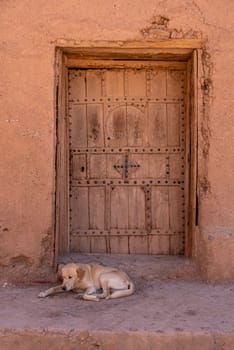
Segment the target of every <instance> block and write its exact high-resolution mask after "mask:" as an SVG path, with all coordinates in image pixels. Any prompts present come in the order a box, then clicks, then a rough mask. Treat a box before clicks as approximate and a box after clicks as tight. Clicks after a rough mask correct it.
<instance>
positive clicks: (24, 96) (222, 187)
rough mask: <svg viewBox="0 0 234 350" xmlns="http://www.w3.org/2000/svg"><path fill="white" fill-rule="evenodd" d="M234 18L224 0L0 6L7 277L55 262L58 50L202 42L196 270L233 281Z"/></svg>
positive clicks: (1, 237) (2, 227)
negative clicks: (81, 44)
mask: <svg viewBox="0 0 234 350" xmlns="http://www.w3.org/2000/svg"><path fill="white" fill-rule="evenodd" d="M233 16H234V3H233V2H232V1H227V0H224V1H220V0H208V1H202V0H193V1H190V0H163V1H152V0H145V1H143V2H142V1H140V0H135V1H134V4H133V2H132V1H130V0H116V1H114V0H102V1H100V0H93V1H84V0H80V1H77V0H67V1H55V0H46V1H45V0H39V1H32V0H21V1H17V0H10V1H8V0H2V1H1V2H0V55H1V56H0V57H1V68H0V69H1V80H0V99H1V109H0V115H1V118H0V132H1V138H0V149H1V169H0V183H1V191H0V198H1V199H0V266H1V267H2V268H5V269H8V271H9V272H10V273H11V274H12V275H14V274H23V273H25V267H26V268H27V271H32V273H33V271H35V270H36V269H37V268H38V267H43V266H44V267H45V268H47V269H48V268H49V267H51V266H52V265H53V261H54V204H55V195H54V193H55V170H54V169H55V138H56V123H55V91H54V76H55V63H54V62H55V47H56V45H57V43H58V42H60V43H61V42H62V43H63V44H64V45H66V43H67V44H68V46H69V43H70V42H71V41H74V40H75V41H77V42H78V41H81V40H85V41H95V40H105V41H113V40H116V41H128V40H137V41H142V42H143V41H146V40H158V39H160V40H161V39H162V40H164V39H166V40H167V39H171V40H172V39H182V38H188V39H192V38H202V39H204V41H205V44H204V47H203V50H202V57H201V61H202V70H203V75H202V76H203V79H201V81H199V82H198V83H199V89H200V92H201V94H200V98H201V99H202V103H200V108H202V110H201V111H200V115H202V118H200V120H199V125H198V148H199V157H198V185H199V188H198V195H199V198H198V203H199V217H198V227H197V233H196V242H195V243H196V256H197V260H196V261H197V263H198V265H199V266H200V267H201V270H202V271H203V276H205V278H208V279H213V280H214V279H231V278H234V200H233V198H234V176H233V175H234V156H233V155H234V128H233V109H234V104H233V102H234V95H233V89H234V79H233V76H234V65H233V57H234V24H233Z"/></svg>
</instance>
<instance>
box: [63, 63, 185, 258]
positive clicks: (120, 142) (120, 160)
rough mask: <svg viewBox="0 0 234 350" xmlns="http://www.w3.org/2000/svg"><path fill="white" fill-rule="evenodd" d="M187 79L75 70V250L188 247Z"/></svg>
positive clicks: (71, 82) (71, 88)
mask: <svg viewBox="0 0 234 350" xmlns="http://www.w3.org/2000/svg"><path fill="white" fill-rule="evenodd" d="M185 79H186V77H185V71H184V70H183V68H181V69H180V68H179V66H178V68H177V69H175V68H170V67H168V68H152V67H148V68H147V67H145V68H141V69H134V68H131V67H130V68H125V69H122V68H121V69H80V70H79V69H69V77H68V110H69V140H70V142H69V152H70V203H69V206H70V251H75V252H93V253H130V254H133V253H136V254H137V253H139V254H181V253H183V242H184V227H185V222H184V221H185V219H184V212H185V208H184V196H185V186H184V173H185V166H186V164H185V159H184V158H185V96H184V95H185V91H184V89H185Z"/></svg>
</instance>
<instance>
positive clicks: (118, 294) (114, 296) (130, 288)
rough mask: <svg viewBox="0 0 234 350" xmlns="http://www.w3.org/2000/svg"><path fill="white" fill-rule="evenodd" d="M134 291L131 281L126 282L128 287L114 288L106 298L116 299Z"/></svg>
mask: <svg viewBox="0 0 234 350" xmlns="http://www.w3.org/2000/svg"><path fill="white" fill-rule="evenodd" d="M134 292H135V285H134V283H133V282H132V281H129V282H128V289H122V290H115V291H113V293H112V294H110V295H109V296H108V299H117V298H122V297H127V296H129V295H132V294H133V293H134Z"/></svg>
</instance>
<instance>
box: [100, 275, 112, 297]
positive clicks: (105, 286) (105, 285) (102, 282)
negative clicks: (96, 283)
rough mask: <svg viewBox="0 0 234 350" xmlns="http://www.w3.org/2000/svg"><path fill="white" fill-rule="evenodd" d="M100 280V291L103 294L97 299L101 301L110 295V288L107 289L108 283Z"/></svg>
mask: <svg viewBox="0 0 234 350" xmlns="http://www.w3.org/2000/svg"><path fill="white" fill-rule="evenodd" d="M100 280H101V285H102V290H103V293H101V294H99V295H98V297H99V298H101V299H105V298H107V299H108V297H109V295H110V288H109V285H108V281H107V280H102V279H101V278H100Z"/></svg>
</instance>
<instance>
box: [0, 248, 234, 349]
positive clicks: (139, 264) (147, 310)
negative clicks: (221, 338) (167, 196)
mask: <svg viewBox="0 0 234 350" xmlns="http://www.w3.org/2000/svg"><path fill="white" fill-rule="evenodd" d="M73 258H76V257H75V256H74V257H71V256H70V261H71V260H72V259H73ZM100 259H101V260H102V262H104V263H105V264H109V263H110V261H109V259H110V258H109V257H107V256H102V257H100V256H92V261H100ZM62 260H63V261H66V260H67V258H66V257H64V258H63V259H62ZM76 260H77V259H76ZM88 260H89V261H90V256H85V255H84V256H83V257H80V261H82V262H86V261H88ZM111 263H112V264H111V265H112V266H119V267H120V268H122V269H124V270H125V271H126V272H128V273H129V275H130V276H131V277H132V278H133V279H134V281H135V283H136V293H135V294H134V295H133V296H130V297H127V298H123V299H116V300H101V301H100V302H91V301H83V300H79V299H76V295H75V293H72V292H71V293H62V294H58V295H56V296H50V297H47V298H45V299H39V298H37V295H38V293H39V292H40V291H41V290H44V289H46V288H47V287H48V286H47V285H22V284H18V285H11V284H4V283H2V285H1V288H0V302H1V308H0V330H2V331H4V330H7V331H9V330H11V331H29V330H33V331H34V330H38V331H43V332H44V331H47V332H50V331H52V332H54V331H55V332H56V331H62V332H64V331H65V332H71V331H74V330H80V331H87V332H117V333H118V332H140V333H142V332H150V333H157V334H168V333H180V334H182V333H186V334H187V333H193V334H196V333H199V334H201V333H202V334H217V333H222V334H223V333H227V334H230V333H231V334H233V333H234V312H233V311H234V284H222V285H221V284H220V285H219V284H215V285H214V284H207V283H205V282H202V281H200V280H199V279H197V276H196V272H195V271H194V269H193V266H192V265H191V264H190V262H189V261H187V260H185V259H182V258H154V257H147V258H146V257H134V256H133V257H128V258H125V259H123V258H122V257H121V256H117V257H115V258H113V257H112V260H111ZM25 348H26V347H25ZM3 349H4V350H5V348H3ZM6 349H10V348H7V347H6ZM32 349H33V348H32ZM72 349H73V348H72ZM74 349H76V348H74ZM77 349H78V348H77ZM81 349H82V347H81ZM84 349H86V348H84ZM87 349H89V347H87ZM90 349H93V348H92V347H91V346H90ZM100 349H101V347H100ZM103 349H104V347H103ZM149 349H150V348H149ZM160 349H161V348H160ZM175 349H176V348H175ZM191 349H192V348H191ZM204 349H206V347H204ZM207 349H208V348H207ZM209 349H216V348H209ZM217 349H219V348H217ZM220 349H229V347H226V348H225V347H223V348H222V347H221V348H220ZM230 349H232V348H231V347H230ZM233 349H234V343H233Z"/></svg>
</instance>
